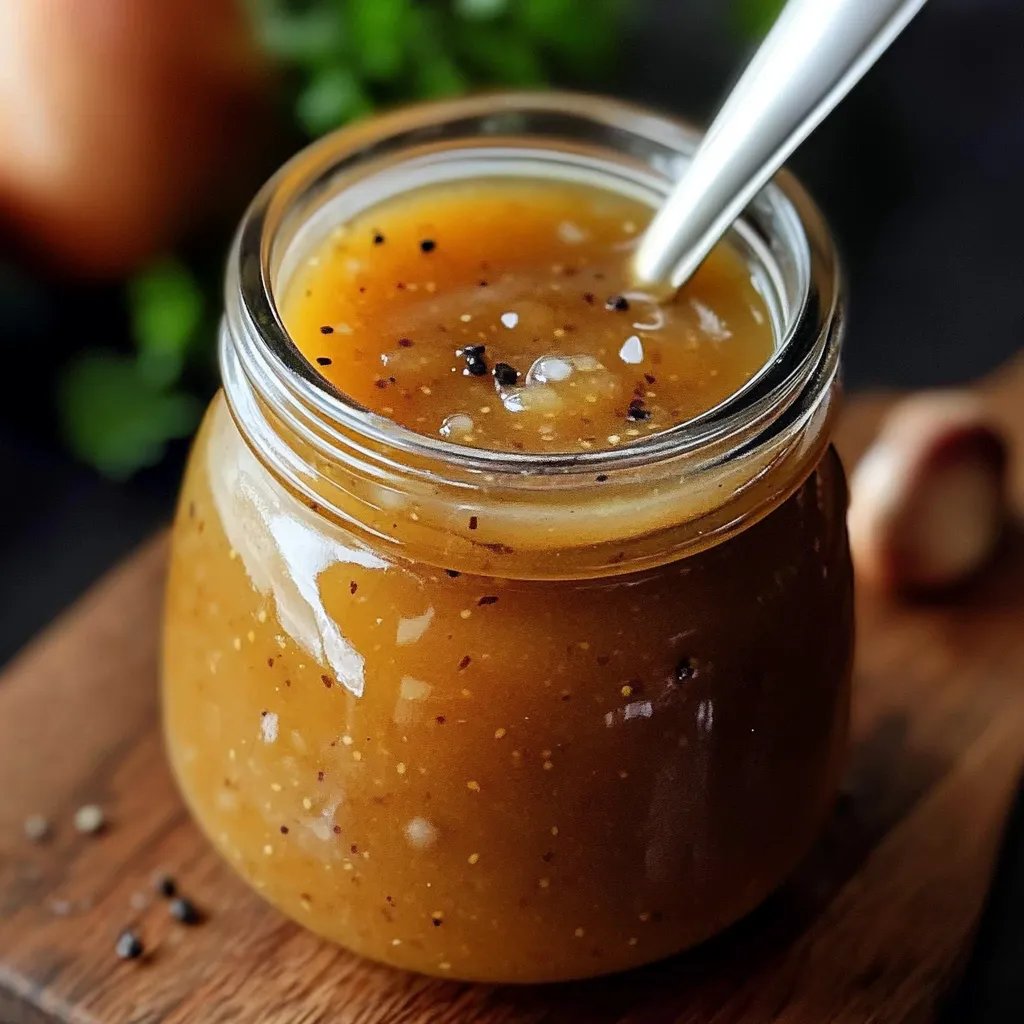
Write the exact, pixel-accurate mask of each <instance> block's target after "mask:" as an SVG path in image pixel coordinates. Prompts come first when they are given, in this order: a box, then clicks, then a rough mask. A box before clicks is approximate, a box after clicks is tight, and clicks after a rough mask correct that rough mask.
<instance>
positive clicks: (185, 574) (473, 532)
mask: <svg viewBox="0 0 1024 1024" xmlns="http://www.w3.org/2000/svg"><path fill="white" fill-rule="evenodd" d="M697 138H698V136H697V135H696V134H695V132H694V131H692V130H691V129H689V128H687V127H685V126H684V125H681V124H678V123H676V122H673V121H670V120H667V119H665V118H663V117H660V116H656V115H653V114H649V113H646V112H644V111H641V110H637V109H636V108H633V107H630V106H626V105H623V104H620V103H617V102H613V101H610V100H606V99H599V98H592V97H585V96H574V95H558V94H554V95H552V94H547V95H534V94H530V95H498V96H487V97H480V98H474V99H466V100H458V101H454V102H447V103H442V104H434V105H428V106H422V107H417V108H413V109H410V110H406V111H402V112H399V113H395V114H391V115H388V116H386V117H381V118H378V119H375V120H373V121H370V122H367V123H364V124H361V125H357V126H354V127H351V128H348V129H346V130H344V131H341V132H338V133H336V134H334V135H331V136H329V137H327V138H325V139H323V140H321V141H320V142H318V143H316V144H315V145H313V146H311V147H310V148H309V149H307V150H306V151H304V152H303V153H300V154H299V155H298V156H297V157H295V158H294V159H293V160H292V161H291V162H290V163H289V164H287V165H286V166H285V167H284V168H283V169H282V170H281V171H280V172H279V173H278V174H277V176H276V177H274V178H273V179H272V180H271V181H270V182H269V183H268V184H267V186H266V187H265V188H264V189H263V190H262V191H261V192H260V194H259V195H258V196H257V197H256V199H255V201H254V203H253V205H252V207H251V208H250V210H249V212H248V213H247V215H246V217H245V219H244V221H243V223H242V225H241V228H240V230H239V233H238V236H237V239H236V242H235V246H234V249H233V251H232V254H231V257H230V262H229V268H228V279H227V312H226V316H225V318H224V322H223V328H222V332H221V338H220V354H221V366H222V375H223V382H224V389H223V392H222V393H221V394H219V395H218V396H217V397H216V398H215V399H214V401H213V404H212V406H211V408H210V410H209V412H208V414H207V417H206V419H205V422H204V424H203V426H202V429H201V430H200V432H199V435H198V437H197V439H196V442H195V447H194V450H193V453H192V457H191V461H190V465H189V468H188V472H187V475H186V478H185V482H184V488H183V492H182V497H181V502H180V506H179V511H178V515H177V520H176V523H175V528H174V540H173V554H172V559H171V569H170V581H169V588H168V594H167V604H166V629H165V639H164V660H163V706H164V721H165V728H166V736H167V744H168V749H169V752H170V758H171V762H172V764H173V768H174V771H175V774H176V776H177V779H178V782H179V785H180V787H181V790H182V792H183V794H184V796H185V799H186V800H187V802H188V804H189V806H190V808H191V810H192V813H193V814H194V816H195V818H196V820H197V821H198V822H199V824H200V825H201V826H202V828H203V829H204V830H205V832H206V833H207V834H208V836H209V837H210V840H211V841H212V842H213V843H214V845H215V846H216V847H217V848H218V849H219V850H220V852H221V853H222V854H223V856H224V857H225V858H226V859H227V860H228V861H229V862H230V863H231V864H232V865H233V866H234V867H235V868H236V870H237V871H238V872H239V873H240V874H241V875H242V877H243V878H245V879H246V880H247V881H248V882H249V883H251V884H252V885H253V886H254V887H255V888H256V889H257V890H258V891H259V892H260V893H261V894H262V895H263V896H264V897H265V898H266V899H268V900H269V901H270V902H271V903H273V904H274V905H275V906H277V907H279V908H280V909H281V910H282V911H284V912H285V913H286V914H288V915H290V916H292V917H294V918H295V919H296V920H297V921H299V922H301V923H303V924H304V925H306V926H307V927H309V928H311V929H313V930H314V931H316V932H318V933H320V934H321V935H324V936H326V937H328V938H330V939H333V940H335V941H337V942H340V943H342V944H344V945H345V946H348V947H349V948H351V949H353V950H355V951H357V952H359V953H362V954H364V955H366V956H370V957H373V958H374V959H376V960H381V961H385V962H387V963H390V964H395V965H397V966H400V967H405V968H411V969H414V970H417V971H423V972H426V973H430V974H438V975H442V976H450V977H458V978H464V979H479V980H489V981H518V982H524V981H541V980H543V981H550V980H556V979H567V978H578V977H584V976H588V975H594V974H601V973H605V972H609V971H616V970H620V969H622V968H626V967H630V966H633V965H636V964H640V963H644V962H647V961H651V960H654V959H657V958H660V957H664V956H666V955H668V954H670V953H673V952H675V951H677V950H681V949H684V948H686V947H688V946H691V945H693V944H694V943H697V942H699V941H700V940H702V939H704V938H706V937H707V936H709V935H711V934H712V933H714V932H716V931H717V930H719V929H721V928H723V927H724V926H725V925H727V924H729V923H730V922H732V921H734V920H736V919H737V918H738V917H739V916H741V915H742V914H744V913H746V912H747V911H748V910H750V909H751V908H752V907H754V906H755V905H756V904H757V903H759V902H760V901H761V900H762V899H763V898H764V897H765V896H766V894H768V893H769V892H770V891H771V890H772V889H773V888H775V887H776V886H777V885H778V884H779V882H780V881H781V880H782V879H783V878H784V877H785V876H786V875H787V873H789V872H791V871H792V870H793V868H794V866H795V865H796V864H797V862H798V861H799V860H800V858H801V856H802V855H803V854H804V853H805V852H806V851H807V849H808V847H809V846H810V844H811V843H812V842H813V839H814V837H815V834H816V832H817V831H818V829H819V826H820V824H821V822H822V820H823V818H824V817H825V815H826V814H827V812H828V809H829V806H830V802H831V800H832V798H833V794H834V790H835V787H836V784H837V779H838V775H839V770H840V764H841V761H842V758H843V753H844V741H845V736H846V727H847V712H848V702H849V692H848V691H849V678H850V665H851V652H852V633H853V625H852V593H851V591H852V585H851V570H850V563H849V557H848V552H847V544H846V534H845V509H846V491H845V484H844V478H843V473H842V469H841V467H840V465H839V462H838V459H837V457H836V455H835V453H834V451H833V449H832V448H831V447H830V444H829V441H830V434H831V429H832V421H833V413H834V409H835V404H836V396H837V385H836V373H837V365H838V352H839V343H840V335H841V324H842V317H841V308H840V298H839V292H838V287H837V279H838V278H837V270H836V265H835V258H834V254H833V250H832V245H831V242H830V240H829V237H828V234H827V232H826V230H825V228H824V226H823V224H822V221H821V219H820V217H819V215H818V214H817V212H816V211H815V210H814V208H813V207H812V205H811V204H810V202H809V201H808V199H807V197H806V196H805V195H804V193H803V192H802V190H801V189H800V188H799V187H798V186H797V185H796V184H795V183H794V181H793V180H792V179H791V178H790V177H789V176H787V175H785V174H784V175H781V176H780V177H779V178H778V179H777V181H776V182H775V183H773V184H772V185H770V186H769V187H767V188H766V189H765V190H764V191H763V192H762V193H761V194H760V195H759V196H758V198H757V200H756V201H755V202H754V203H753V204H752V206H751V207H750V209H749V210H748V211H747V212H746V213H745V214H744V216H743V218H742V219H741V220H740V221H739V222H738V223H737V225H736V226H735V228H734V229H733V230H732V232H731V242H732V244H733V245H734V246H736V248H737V250H738V251H740V252H741V253H742V254H743V256H744V258H745V259H746V260H747V261H748V263H749V266H750V270H751V274H752V275H753V278H754V280H755V281H756V282H757V285H758V287H759V289H760V290H761V292H762V294H763V295H764V297H765V300H766V303H767V305H768V308H769V310H770V312H771V316H772V318H773V321H774V328H775V335H776V338H777V346H776V352H775V355H774V357H773V359H772V360H771V362H770V364H769V365H768V366H766V367H765V368H764V370H763V371H761V372H760V373H759V374H758V375H757V376H756V377H755V378H754V380H752V381H751V382H750V384H749V385H748V386H747V387H745V388H744V389H743V390H742V391H741V392H740V393H738V394H737V395H735V396H733V397H732V398H730V399H729V400H727V401H726V402H724V403H722V404H721V405H720V406H718V407H716V408H715V409H712V410H711V411H710V412H708V413H706V414H705V415H702V416H701V417H699V418H698V419H696V420H694V421H691V422H688V423H685V424H683V425H681V426H679V427H677V428H675V429H673V430H670V431H668V432H665V433H662V434H658V435H652V436H650V437H647V438H643V439H640V440H638V441H636V442H634V443H631V444H625V445H622V446H620V447H618V448H616V449H615V450H611V451H593V452H586V453H583V454H576V455H572V456H560V455H552V454H546V455H530V454H523V453H518V452H515V453H494V452H488V451H482V450H476V449H470V448H465V447H460V446H458V445H454V444H451V443H449V442H447V441H443V440H441V439H439V438H431V437H425V436H420V435H416V434H413V433H411V432H410V431H408V430H405V429H403V428H399V427H397V426H395V425H394V424H392V423H391V422H389V421H387V420H385V419H382V418H380V417H377V416H375V415H372V414H370V413H369V412H367V411H366V410H364V409H362V408H360V407H358V406H356V405H354V404H353V403H351V402H350V401H349V400H347V399H346V398H345V396H344V395H342V394H340V393H337V392H334V391H332V390H331V388H330V385H328V384H326V383H325V382H324V381H323V380H322V379H320V377H319V376H318V375H317V374H316V373H315V372H314V371H313V370H312V369H311V368H310V367H309V366H308V365H307V364H306V362H305V361H304V360H303V359H302V357H301V356H300V355H299V353H298V351H297V350H296V349H295V347H294V345H293V344H292V343H291V341H290V340H289V338H288V337H287V334H286V333H285V331H284V329H283V327H282V325H281V321H280V318H279V316H278V314H277V311H276V308H275V295H277V294H279V292H280V289H281V287H282V284H283V282H285V281H286V280H287V279H288V275H289V274H290V273H291V271H292V270H293V269H294V267H295V266H296V263H297V261H298V260H299V259H301V258H302V256H303V254H305V253H308V251H309V250H310V248H311V246H313V245H314V244H315V243H316V241H317V240H319V239H322V238H323V237H324V235H325V233H326V232H328V231H329V230H330V229H331V227H332V226H333V225H335V224H337V223H338V222H340V221H342V220H344V219H345V218H346V217H349V216H351V215H352V213H353V212H355V211H358V210H361V209H364V208H366V207H367V206H369V205H370V204H373V203H376V202H378V201H380V200H382V199H384V198H385V197H387V196H391V195H395V194H397V193H400V192H402V191H403V190H406V189H409V188H413V187H416V186H419V185H423V184H427V183H436V182H439V181H442V180H454V179H460V178H462V179H465V178H477V177H480V176H487V175H502V176H505V177H507V176H509V175H516V174H522V175H529V176H530V177H533V178H536V177H538V176H539V177H545V176H546V177H551V178H560V179H567V178H568V179H572V180H586V181H589V182H591V183H594V184H598V185H600V186H602V187H604V188H608V189H615V190H620V191H625V192H629V193H630V194H632V195H635V196H639V197H642V198H644V199H645V200H646V201H648V202H649V203H651V204H655V203H657V201H658V198H659V197H660V196H661V195H663V194H664V193H665V191H666V190H667V189H668V187H669V185H670V181H671V179H672V178H674V177H675V176H677V175H678V174H679V173H681V171H682V170H683V169H684V168H685V165H686V162H687V159H688V155H689V154H690V153H692V151H693V148H694V146H695V144H696V141H697Z"/></svg>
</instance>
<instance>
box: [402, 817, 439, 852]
mask: <svg viewBox="0 0 1024 1024" xmlns="http://www.w3.org/2000/svg"><path fill="white" fill-rule="evenodd" d="M405 838H406V839H408V840H409V843H410V844H411V845H412V846H415V847H416V848H417V849H420V850H422V849H425V848H426V847H428V846H433V845H434V843H436V842H437V828H436V827H435V826H434V825H432V824H431V823H430V822H429V821H427V819H426V818H413V819H412V820H411V821H410V822H409V823H408V824H407V825H406V826H405Z"/></svg>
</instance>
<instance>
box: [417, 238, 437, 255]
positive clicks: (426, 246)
mask: <svg viewBox="0 0 1024 1024" xmlns="http://www.w3.org/2000/svg"><path fill="white" fill-rule="evenodd" d="M436 248H437V242H435V241H434V240H433V239H432V238H424V239H423V241H422V242H420V252H433V251H434V250H435V249H436Z"/></svg>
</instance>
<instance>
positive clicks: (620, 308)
mask: <svg viewBox="0 0 1024 1024" xmlns="http://www.w3.org/2000/svg"><path fill="white" fill-rule="evenodd" d="M604 308H605V309H614V310H615V311H616V312H617V313H625V312H626V310H627V309H629V299H627V298H626V296H625V295H612V296H610V297H609V298H608V300H607V302H605V304H604Z"/></svg>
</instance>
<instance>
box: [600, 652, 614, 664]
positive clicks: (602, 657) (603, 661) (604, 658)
mask: <svg viewBox="0 0 1024 1024" xmlns="http://www.w3.org/2000/svg"><path fill="white" fill-rule="evenodd" d="M611 660H612V659H611V658H609V657H608V655H607V654H599V655H598V656H597V663H598V665H607V664H608V662H609V661H611Z"/></svg>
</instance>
